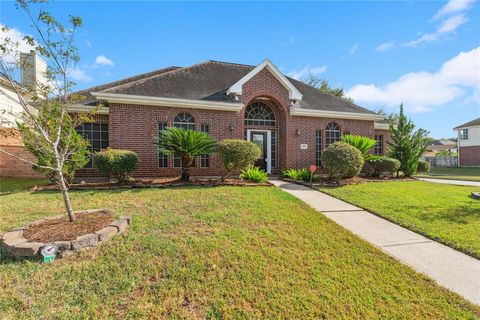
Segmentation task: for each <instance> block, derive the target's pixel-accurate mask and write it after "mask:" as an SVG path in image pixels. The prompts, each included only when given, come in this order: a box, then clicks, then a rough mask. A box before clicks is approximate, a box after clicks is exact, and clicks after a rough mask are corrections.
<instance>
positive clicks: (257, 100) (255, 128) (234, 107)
mask: <svg viewBox="0 0 480 320" xmlns="http://www.w3.org/2000/svg"><path fill="white" fill-rule="evenodd" d="M79 93H80V94H83V95H85V97H86V100H85V101H84V103H83V104H82V105H76V106H74V107H72V108H71V110H70V111H71V112H80V111H84V110H88V109H91V108H93V107H94V106H96V105H97V103H98V102H101V103H102V107H101V108H100V109H99V111H98V112H97V114H96V116H95V123H85V124H83V126H81V127H79V128H78V130H79V131H80V132H82V133H83V134H84V136H85V137H86V138H87V139H89V140H90V141H91V149H92V151H98V150H101V149H104V148H106V147H112V148H120V149H129V150H133V151H135V152H136V153H137V154H138V155H139V158H140V163H139V167H138V169H137V170H136V171H135V172H134V174H133V175H134V176H171V175H178V174H179V173H180V166H181V162H180V159H179V158H178V157H176V156H167V155H165V154H162V153H159V152H158V151H157V149H156V147H155V145H154V141H155V139H156V137H157V136H158V133H159V131H160V130H162V129H164V128H166V127H169V126H176V127H183V128H187V129H194V130H199V131H203V132H208V133H209V134H210V135H211V136H212V137H213V138H215V139H216V140H217V141H220V140H223V139H246V140H249V141H253V142H255V143H257V144H258V145H259V146H260V147H261V149H262V157H261V158H260V159H258V161H257V163H256V165H258V166H260V167H262V168H263V169H265V170H266V171H267V172H269V173H272V174H279V173H280V172H281V170H282V169H285V168H290V167H294V168H299V167H305V166H308V165H310V164H317V165H321V161H320V155H321V153H322V151H323V150H324V149H325V148H326V147H327V146H328V145H330V144H332V143H334V142H336V141H339V140H340V137H341V136H342V135H343V134H347V133H351V134H358V135H363V136H368V137H371V138H375V139H377V141H378V144H377V146H376V147H375V150H374V151H375V153H377V154H383V153H384V152H385V141H386V140H387V139H388V124H386V123H385V122H384V121H383V120H384V117H383V116H380V115H378V114H377V113H375V112H372V111H370V110H367V109H365V108H362V107H360V106H358V105H356V104H354V103H351V102H349V101H347V100H344V99H340V98H337V97H334V96H332V95H329V94H327V93H324V92H321V91H319V90H318V89H316V88H314V87H311V86H309V85H306V84H304V83H302V82H300V81H297V80H294V79H292V78H289V77H286V76H285V75H283V74H282V73H281V72H280V71H279V70H278V68H277V67H276V66H275V65H274V64H273V63H272V62H270V61H269V60H265V61H264V62H263V63H261V64H260V65H258V66H256V67H255V66H249V65H242V64H236V63H226V62H218V61H207V62H204V63H200V64H196V65H193V66H190V67H185V68H180V67H169V68H165V69H161V70H157V71H154V72H150V73H146V74H142V75H138V76H135V77H132V78H128V79H123V80H121V81H116V82H112V83H108V84H105V85H101V86H96V87H93V88H89V89H86V90H83V91H81V92H79ZM220 173H221V164H220V162H219V161H218V159H217V156H216V155H215V154H213V155H211V156H201V157H198V159H196V160H195V163H194V167H193V168H192V175H204V176H215V175H219V174H220ZM78 175H79V176H95V175H97V173H96V171H95V169H93V168H92V164H91V163H89V164H88V165H87V167H86V168H85V169H82V170H81V171H80V172H79V174H78Z"/></svg>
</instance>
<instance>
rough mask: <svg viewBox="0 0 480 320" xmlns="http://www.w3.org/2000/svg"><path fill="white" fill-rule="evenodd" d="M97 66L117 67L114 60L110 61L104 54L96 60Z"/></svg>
mask: <svg viewBox="0 0 480 320" xmlns="http://www.w3.org/2000/svg"><path fill="white" fill-rule="evenodd" d="M95 64H96V65H104V66H114V65H115V64H114V63H113V61H112V60H110V59H108V58H107V57H105V56H104V55H103V54H101V55H99V56H97V57H96V58H95Z"/></svg>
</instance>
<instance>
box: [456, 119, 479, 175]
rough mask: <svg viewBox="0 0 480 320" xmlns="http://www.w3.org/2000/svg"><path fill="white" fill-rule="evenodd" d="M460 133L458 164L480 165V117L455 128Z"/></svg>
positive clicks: (465, 165)
mask: <svg viewBox="0 0 480 320" xmlns="http://www.w3.org/2000/svg"><path fill="white" fill-rule="evenodd" d="M453 130H456V131H457V133H458V165H459V166H461V167H473V166H480V118H478V119H475V120H472V121H469V122H467V123H464V124H462V125H460V126H458V127H455V128H453Z"/></svg>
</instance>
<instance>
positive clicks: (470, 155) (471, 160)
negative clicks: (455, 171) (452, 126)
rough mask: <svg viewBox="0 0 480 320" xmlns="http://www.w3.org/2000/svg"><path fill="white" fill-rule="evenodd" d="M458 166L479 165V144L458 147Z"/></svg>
mask: <svg viewBox="0 0 480 320" xmlns="http://www.w3.org/2000/svg"><path fill="white" fill-rule="evenodd" d="M460 166H462V167H464V166H465V167H468V166H480V146H471V147H460Z"/></svg>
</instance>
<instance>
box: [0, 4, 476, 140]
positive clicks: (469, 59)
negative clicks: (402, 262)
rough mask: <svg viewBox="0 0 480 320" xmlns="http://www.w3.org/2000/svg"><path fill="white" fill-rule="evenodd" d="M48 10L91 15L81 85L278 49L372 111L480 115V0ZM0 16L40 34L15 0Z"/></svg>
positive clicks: (296, 67)
mask: <svg viewBox="0 0 480 320" xmlns="http://www.w3.org/2000/svg"><path fill="white" fill-rule="evenodd" d="M46 9H47V10H48V11H50V12H51V13H52V14H53V15H54V16H56V17H68V15H75V16H80V17H82V19H83V23H84V25H83V27H82V28H81V30H80V31H79V33H78V35H77V38H76V44H77V47H78V48H79V53H80V56H81V61H80V62H79V64H78V65H77V67H76V68H75V69H73V70H72V73H71V76H72V78H73V79H74V80H75V82H76V83H77V85H76V89H83V88H87V87H91V86H94V85H97V84H102V83H106V82H110V81H114V80H118V79H121V78H124V77H128V76H133V75H136V74H140V73H143V72H148V71H152V70H155V69H159V68H163V67H166V66H171V65H174V66H188V65H192V64H196V63H200V62H203V61H206V60H219V61H228V62H235V63H244V64H249V65H258V64H259V63H261V62H262V61H263V60H264V59H265V58H269V59H270V60H271V61H272V62H273V63H274V64H275V65H277V66H278V67H279V68H280V70H282V71H283V72H284V73H285V74H287V75H289V76H291V77H294V78H297V79H304V78H306V77H308V76H309V75H310V74H312V75H314V76H317V77H321V78H325V79H327V80H329V82H330V84H331V85H333V86H340V87H342V88H344V89H345V90H346V93H347V95H348V96H350V97H352V98H353V99H354V100H355V102H356V103H357V104H359V105H361V106H363V107H366V108H368V109H370V110H379V109H381V108H382V109H384V110H385V111H386V112H388V113H390V112H398V107H399V105H400V103H402V102H403V104H404V108H405V110H406V112H407V114H408V116H409V117H410V118H411V119H412V120H413V121H414V122H415V124H416V125H417V126H418V127H422V128H424V129H427V130H429V131H430V133H431V136H433V137H436V138H448V137H454V136H456V134H455V133H454V131H453V130H452V128H453V127H455V126H457V125H460V124H462V123H464V122H467V121H470V120H473V119H475V118H478V117H480V1H472V0H462V1H458V0H451V1H351V2H349V1H337V2H333V1H320V2H198V1H197V2H158V1H149V2H140V1H136V2H128V1H115V2H114V1H103V2H100V1H56V2H54V3H51V4H48V6H46ZM0 24H1V25H6V26H8V27H9V28H10V31H9V34H8V36H10V37H19V38H21V37H22V36H23V35H25V34H34V31H33V29H32V28H31V26H30V23H29V21H28V19H27V17H26V16H25V14H24V13H23V12H21V11H20V10H17V9H16V8H15V4H14V2H12V1H4V0H2V1H1V2H0ZM1 37H5V34H3V35H0V38H1Z"/></svg>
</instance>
